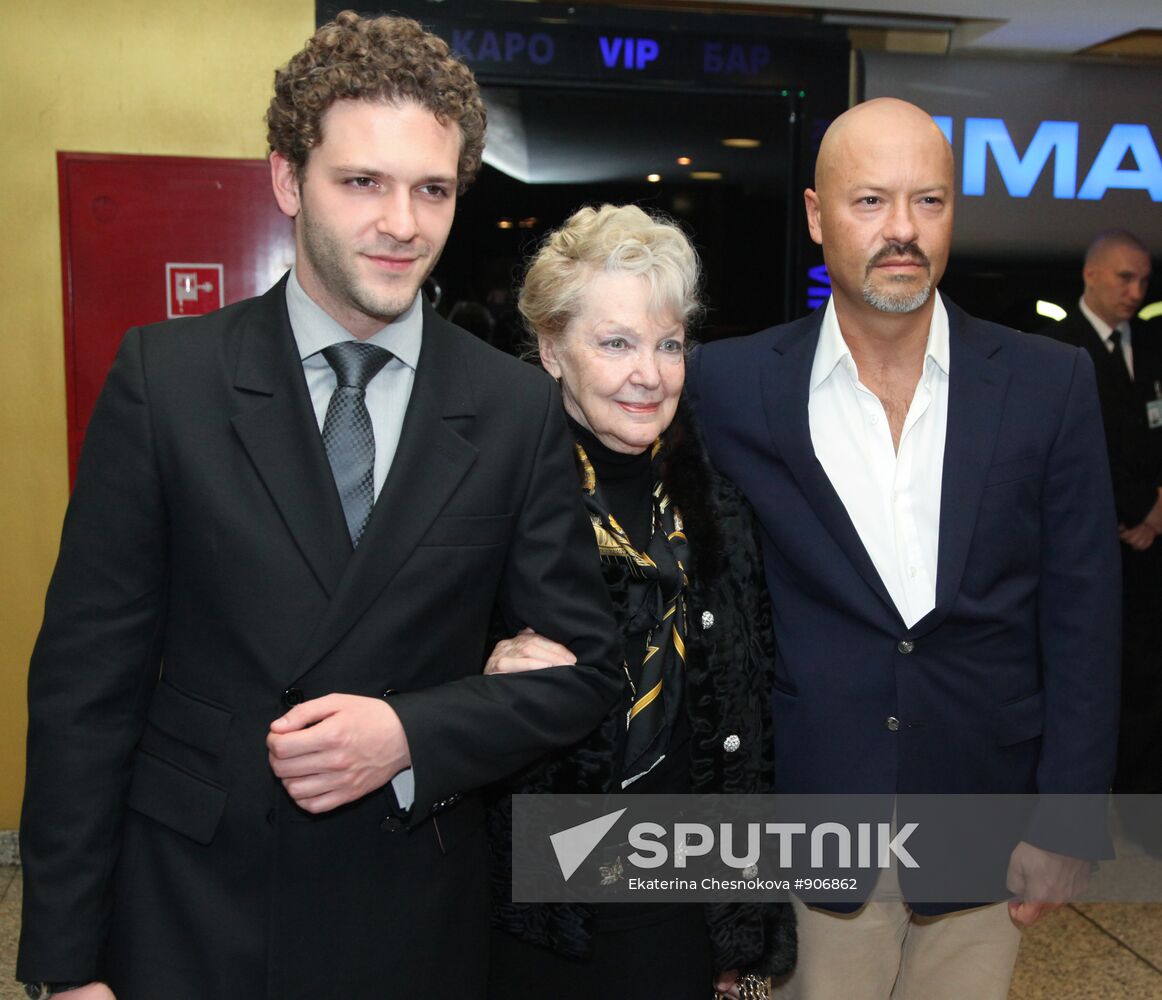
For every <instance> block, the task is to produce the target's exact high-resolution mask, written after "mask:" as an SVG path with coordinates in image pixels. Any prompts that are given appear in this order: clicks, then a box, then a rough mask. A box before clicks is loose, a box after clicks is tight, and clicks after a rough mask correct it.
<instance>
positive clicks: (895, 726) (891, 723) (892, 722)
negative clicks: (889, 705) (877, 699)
mask: <svg viewBox="0 0 1162 1000" xmlns="http://www.w3.org/2000/svg"><path fill="white" fill-rule="evenodd" d="M884 725H885V726H887V727H888V729H889V730H891V731H892V732H893V733H894V732H897V731H898V730H899V728H900V720H899V719H897V718H896V717H895V716H894V715H889V716H888V721H887V722H885V723H884Z"/></svg>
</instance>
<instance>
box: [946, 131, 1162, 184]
mask: <svg viewBox="0 0 1162 1000" xmlns="http://www.w3.org/2000/svg"><path fill="white" fill-rule="evenodd" d="M936 124H937V125H939V126H940V128H941V129H942V130H943V132H944V134H945V135H946V136H947V137H948V141H949V142H953V134H952V118H951V116H947V115H937V116H936ZM1079 135H1080V126H1079V123H1078V122H1057V121H1048V122H1041V124H1040V125H1039V126H1038V127H1037V131H1036V132H1035V133H1034V135H1033V138H1032V140H1031V141H1030V142H1029V145H1028V146H1027V147H1026V149H1025V151H1024V153H1018V152H1017V147H1016V145H1015V144H1014V142H1013V139H1012V136H1010V135H1009V130H1008V128H1007V127H1006V125H1005V122H1004V120H1003V119H1001V118H966V119H965V120H964V152H963V156H962V157H961V163H962V164H963V188H962V190H963V192H964V194H966V195H970V196H971V195H977V196H979V195H983V194H984V193H985V175H986V172H987V171H986V167H987V164H988V159H989V156H990V154H991V156H992V159H993V162H994V163H995V164H996V167H997V171H998V173H999V174H1000V176H1001V180H1002V182H1003V183H1004V185H1005V189H1006V190H1007V191H1008V193H1009V195H1010V196H1011V197H1013V198H1027V197H1028V196H1029V194H1030V193H1031V192H1032V190H1033V187H1034V186H1035V185H1036V183H1037V181H1038V180H1039V179H1040V177H1041V175H1042V174H1043V173H1045V170H1046V168H1047V167H1048V164H1049V158H1050V156H1052V157H1053V197H1054V198H1062V199H1073V198H1077V199H1080V200H1083V201H1100V200H1101V199H1102V198H1103V197H1105V194H1106V192H1107V191H1110V190H1113V189H1122V190H1136V191H1145V192H1147V193H1148V194H1149V196H1150V199H1151V200H1152V201H1162V158H1159V155H1158V144H1157V143H1156V142H1155V141H1154V136H1153V135H1152V134H1151V132H1150V127H1149V126H1148V125H1114V126H1113V127H1112V128H1111V129H1110V130H1109V133H1108V134H1107V135H1106V138H1105V141H1104V142H1103V143H1102V146H1101V149H1100V150H1098V154H1097V156H1096V157H1095V158H1094V160H1093V163H1091V164H1088V169H1087V170H1086V172H1085V177H1084V179H1083V180H1082V182H1081V186H1080V187H1078V177H1079V166H1086V165H1084V164H1079V163H1078V149H1079Z"/></svg>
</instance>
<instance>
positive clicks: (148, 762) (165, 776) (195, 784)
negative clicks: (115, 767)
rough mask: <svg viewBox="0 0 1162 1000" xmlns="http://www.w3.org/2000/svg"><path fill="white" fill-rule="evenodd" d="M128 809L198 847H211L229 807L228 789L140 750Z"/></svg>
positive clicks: (134, 765) (135, 763)
mask: <svg viewBox="0 0 1162 1000" xmlns="http://www.w3.org/2000/svg"><path fill="white" fill-rule="evenodd" d="M129 807H130V808H131V809H136V810H137V812H139V813H141V814H142V815H144V816H148V817H149V818H150V819H153V820H157V822H158V823H161V824H163V825H164V826H168V827H169V828H170V829H171V830H176V831H177V832H178V833H181V834H184V835H185V836H187V837H189V838H190V839H191V840H195V841H197V842H198V843H199V844H208V843H210V841H211V840H213V839H214V831H215V830H217V829H218V821H219V820H221V818H222V810H223V809H225V808H226V789H225V788H222V787H221V786H220V785H215V784H214V783H213V782H210V781H206V780H205V779H204V778H199V777H198V776H197V775H194V774H191V773H190V772H189V771H185V770H183V769H182V768H180V767H175V766H174V765H173V764H170V763H169V762H168V761H164V760H162V759H161V758H160V757H155V756H154V755H153V754H151V753H145V752H143V751H138V753H137V757H136V758H135V760H134V763H133V782H132V784H131V785H130V786H129Z"/></svg>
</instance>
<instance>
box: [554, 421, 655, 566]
mask: <svg viewBox="0 0 1162 1000" xmlns="http://www.w3.org/2000/svg"><path fill="white" fill-rule="evenodd" d="M568 421H569V429H570V430H571V431H572V432H573V436H574V438H576V440H577V441H578V442H580V444H581V447H582V448H584V449H585V454H586V455H588V456H589V461H590V462H591V463H592V464H593V471H594V472H595V473H596V474H597V488H598V490H599V491H600V492H601V498H602V499H603V500H604V501H605V503H606V504H607V505H608V506H609V510H610V512H611V513H612V514H613V516H614V517H615V518H617V523H618V524H620V525H621V526H622V527H623V528H624V529H625V533H626V534H627V535H629V540H630V541H631V542H633V545H634V548H635V549H637V550H638V551H639V552H640V551H642V550H644V549H645V548H647V547H648V546H649V544H650V532H651V531H652V530H653V501H652V500H651V495H652V494H653V489H654V477H653V475H652V472H651V468H650V466H651V462H650V449H649V448H647V449H646V450H645V451H643V452H641V453H640V454H638V455H627V454H625V453H624V452H620V451H614V450H613V449H612V448H607V447H606V446H605V445H603V444H602V443H601V442H600V441H599V440H598V438H597V435H595V434H594V433H593V432H592V431H591V430H589V429H588V428H586V427H582V426H581V424H579V423H577V421H576V420H574V419H573V418H572V417H568Z"/></svg>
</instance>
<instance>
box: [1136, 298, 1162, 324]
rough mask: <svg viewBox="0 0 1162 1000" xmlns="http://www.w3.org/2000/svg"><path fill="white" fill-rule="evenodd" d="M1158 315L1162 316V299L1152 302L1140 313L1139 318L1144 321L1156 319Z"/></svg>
mask: <svg viewBox="0 0 1162 1000" xmlns="http://www.w3.org/2000/svg"><path fill="white" fill-rule="evenodd" d="M1158 316H1162V300H1159V301H1158V302H1151V303H1150V304H1149V305H1148V306H1146V308H1145V309H1143V310H1142V311H1141V312H1140V313H1138V319H1140V320H1143V321H1145V320H1149V319H1155V318H1156V317H1158Z"/></svg>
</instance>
